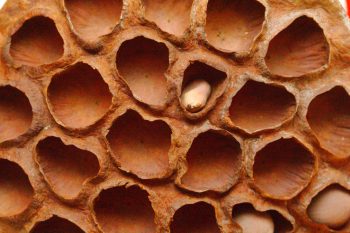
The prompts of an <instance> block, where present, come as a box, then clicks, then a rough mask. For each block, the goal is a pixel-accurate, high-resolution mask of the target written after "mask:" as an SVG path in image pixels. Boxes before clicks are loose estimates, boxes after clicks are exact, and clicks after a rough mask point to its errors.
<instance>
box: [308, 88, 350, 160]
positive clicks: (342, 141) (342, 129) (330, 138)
mask: <svg viewBox="0 0 350 233" xmlns="http://www.w3.org/2000/svg"><path fill="white" fill-rule="evenodd" d="M307 120H308V122H309V125H310V127H311V129H312V131H313V132H314V133H315V135H316V137H317V139H318V140H319V142H320V143H321V146H322V147H323V148H324V149H326V150H328V151H330V152H331V153H333V154H335V155H337V156H339V157H349V156H350V96H349V94H348V93H347V92H346V91H345V89H344V88H343V87H335V88H333V89H332V90H330V91H328V92H326V93H323V94H321V95H319V96H317V97H316V98H315V99H314V100H312V102H311V103H310V106H309V109H308V113H307Z"/></svg>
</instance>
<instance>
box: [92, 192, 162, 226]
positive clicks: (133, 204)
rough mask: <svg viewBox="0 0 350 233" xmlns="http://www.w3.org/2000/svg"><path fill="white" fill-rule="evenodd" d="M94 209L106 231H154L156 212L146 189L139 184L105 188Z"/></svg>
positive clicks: (99, 222) (98, 220)
mask: <svg viewBox="0 0 350 233" xmlns="http://www.w3.org/2000/svg"><path fill="white" fill-rule="evenodd" d="M94 211H95V213H96V219H97V222H98V224H99V225H100V227H101V229H102V230H103V232H105V233H135V232H144V233H154V232H155V228H156V227H155V223H154V212H153V209H152V206H151V203H150V201H149V199H148V194H147V192H146V191H144V190H142V189H140V188H139V187H138V186H132V187H129V188H126V187H115V188H111V189H108V190H104V191H102V192H101V193H100V195H99V197H98V199H97V200H95V205H94Z"/></svg>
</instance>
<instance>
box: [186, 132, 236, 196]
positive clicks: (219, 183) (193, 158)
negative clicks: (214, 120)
mask: <svg viewBox="0 0 350 233" xmlns="http://www.w3.org/2000/svg"><path fill="white" fill-rule="evenodd" d="M186 160H187V166H188V170H187V172H186V173H185V175H184V176H183V177H182V178H181V183H182V184H183V185H184V186H186V187H188V188H189V189H191V190H194V191H196V190H197V191H200V190H202V191H206V190H222V189H226V190H227V189H228V188H229V187H230V186H232V185H233V182H235V180H236V176H237V175H238V174H237V173H239V171H240V167H241V149H240V145H239V143H238V142H237V141H236V140H235V139H234V138H233V137H229V136H224V135H222V134H219V133H218V132H215V131H207V132H205V133H202V134H200V135H199V136H197V137H196V138H195V139H194V141H193V143H192V145H191V148H190V149H189V151H188V152H187V155H186ZM226 190H225V191H226Z"/></svg>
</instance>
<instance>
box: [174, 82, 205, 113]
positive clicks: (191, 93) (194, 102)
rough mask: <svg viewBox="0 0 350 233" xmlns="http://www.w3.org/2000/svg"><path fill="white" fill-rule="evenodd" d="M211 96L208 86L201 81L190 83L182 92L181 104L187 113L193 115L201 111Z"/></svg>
mask: <svg viewBox="0 0 350 233" xmlns="http://www.w3.org/2000/svg"><path fill="white" fill-rule="evenodd" d="M210 94H211V86H210V84H209V83H208V82H207V81H205V80H203V79H196V80H194V81H192V82H190V83H189V84H188V85H187V86H186V87H185V89H184V90H183V92H182V95H181V103H182V105H183V106H184V107H185V108H186V110H187V111H189V112H192V113H195V112H199V111H200V110H202V109H203V108H204V107H205V105H206V104H207V102H208V99H209V97H210Z"/></svg>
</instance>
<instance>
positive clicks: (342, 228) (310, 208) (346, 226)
mask: <svg viewBox="0 0 350 233" xmlns="http://www.w3.org/2000/svg"><path fill="white" fill-rule="evenodd" d="M332 190H339V191H343V192H344V193H348V194H349V196H350V191H349V190H347V189H345V188H344V187H343V186H341V185H339V184H331V185H329V186H327V187H326V188H324V189H323V190H322V191H320V192H319V193H318V194H317V195H316V196H315V197H313V198H312V200H311V202H310V204H309V206H308V207H307V213H308V215H309V217H310V218H311V219H312V214H311V213H310V212H311V211H315V210H313V208H315V206H314V205H315V203H317V202H318V201H319V200H320V199H323V195H324V194H326V195H327V193H328V192H330V191H332ZM336 198H338V197H336ZM327 199H329V197H328V198H327ZM332 199H333V200H334V198H332ZM339 201H340V200H339ZM334 202H336V200H334ZM339 204H341V203H339ZM339 204H338V206H334V208H339ZM316 205H317V204H316ZM333 205H334V204H333V203H328V204H326V205H325V206H327V207H329V208H333ZM348 206H349V205H348V203H343V205H342V207H343V208H344V209H342V210H341V209H334V208H333V209H328V208H327V209H323V210H322V212H323V213H322V215H323V216H324V215H326V213H328V214H329V219H333V220H332V221H329V222H333V223H334V222H338V223H339V221H341V220H340V219H334V218H336V217H338V216H339V213H337V214H335V213H334V212H337V211H338V210H339V211H340V212H341V213H342V214H341V215H342V217H345V216H346V214H345V212H349V210H348V209H346V208H347V207H348ZM316 208H317V207H316ZM316 214H317V213H316ZM332 215H333V216H332ZM312 220H313V221H315V222H317V220H316V219H312ZM319 223H320V224H325V225H328V227H329V228H330V229H332V230H337V231H341V232H343V231H344V232H345V231H347V230H348V229H350V228H349V227H350V219H348V221H347V222H346V223H345V224H343V225H341V224H339V226H332V225H329V224H327V223H322V222H319Z"/></svg>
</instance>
